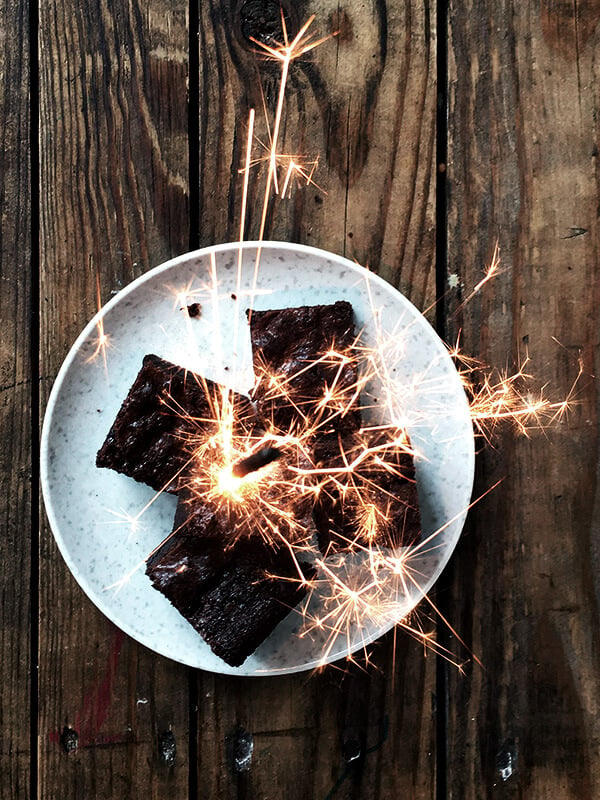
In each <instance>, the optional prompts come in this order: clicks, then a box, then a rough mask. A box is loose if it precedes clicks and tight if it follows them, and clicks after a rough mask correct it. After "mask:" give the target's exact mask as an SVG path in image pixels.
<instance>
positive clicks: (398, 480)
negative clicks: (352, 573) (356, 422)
mask: <svg viewBox="0 0 600 800" xmlns="http://www.w3.org/2000/svg"><path fill="white" fill-rule="evenodd" d="M385 436H386V433H385V431H383V432H376V433H369V432H361V433H354V434H348V435H345V436H340V435H332V436H328V437H322V438H321V440H320V441H318V442H317V443H316V445H315V453H314V454H315V461H316V463H317V465H318V466H320V467H325V466H328V468H329V469H331V471H332V480H330V481H329V482H326V483H325V484H324V486H323V489H322V491H321V493H320V494H319V497H318V499H317V502H316V503H315V506H314V509H313V516H314V520H315V525H316V527H317V536H318V541H319V549H320V550H321V552H323V553H324V554H326V555H329V554H331V553H337V552H342V551H344V550H349V549H350V548H351V547H352V545H353V544H355V545H358V546H363V547H366V546H367V545H369V544H376V545H378V546H383V547H404V546H408V545H413V544H416V543H417V542H418V541H419V539H420V536H421V515H420V512H419V498H418V494H417V484H416V480H415V467H414V461H413V457H412V455H411V453H410V452H406V450H404V449H403V448H402V447H400V446H398V447H388V446H387V445H386V442H385ZM407 444H408V442H407ZM378 447H383V449H382V450H379V451H377V450H376V449H375V450H374V449H373V448H378ZM365 452H366V453H367V455H366V456H365ZM356 459H361V463H360V465H359V467H358V469H356V470H355V471H353V472H352V474H350V475H346V474H344V473H343V472H337V470H340V469H342V468H343V467H344V466H345V465H346V464H347V463H352V462H354V461H355V460H356ZM333 478H334V479H333ZM359 498H360V502H359ZM365 503H366V504H372V506H373V507H374V508H375V509H377V511H376V512H374V523H375V528H374V530H370V529H369V521H368V515H367V510H366V508H365V505H364V504H365Z"/></svg>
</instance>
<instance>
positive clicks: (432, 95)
mask: <svg viewBox="0 0 600 800" xmlns="http://www.w3.org/2000/svg"><path fill="white" fill-rule="evenodd" d="M247 5H249V4H247ZM258 5H261V4H258ZM262 5H263V7H265V8H266V9H267V10H268V9H269V7H270V6H276V4H269V3H263V4H262ZM284 5H285V8H286V9H288V11H289V17H290V20H291V23H292V24H293V25H295V26H296V27H295V29H294V28H292V30H297V29H298V27H299V25H300V24H302V23H303V22H305V21H306V20H307V19H308V18H309V16H310V15H311V14H315V15H316V18H315V22H314V23H313V26H312V29H311V30H314V34H315V37H319V36H327V35H330V34H333V33H337V34H338V35H337V36H335V38H333V39H331V40H330V41H328V42H325V43H324V44H323V45H322V46H320V47H319V48H317V49H316V50H314V51H312V52H311V53H308V54H306V56H304V57H302V58H301V59H300V60H298V61H297V62H295V63H294V64H292V68H291V70H290V76H289V81H288V91H287V99H286V109H285V116H284V122H283V136H282V148H283V150H284V151H285V152H288V153H296V154H300V155H303V156H305V157H307V158H310V159H314V158H319V168H318V170H317V172H316V173H315V181H316V182H317V184H318V185H319V187H321V188H322V190H323V191H320V190H319V189H317V188H315V187H314V186H310V187H307V188H305V189H301V190H299V191H297V192H295V194H294V196H293V198H292V199H291V200H283V201H282V200H280V199H273V201H272V202H271V204H270V207H269V218H268V223H267V228H266V231H265V238H274V239H285V240H288V241H290V240H291V241H298V242H302V243H306V244H312V245H315V246H317V247H322V248H325V249H328V250H331V251H333V252H337V253H341V254H344V255H346V256H348V257H349V258H352V259H356V260H357V261H359V263H362V264H368V265H369V266H370V267H371V268H372V269H373V270H375V271H377V272H379V274H381V275H382V276H383V277H384V278H386V279H387V280H390V281H391V282H392V283H394V285H396V286H400V287H401V288H402V290H403V291H404V292H405V293H406V294H407V295H408V296H409V297H410V298H411V299H413V301H414V302H415V303H416V304H417V305H418V306H419V307H422V308H425V307H428V306H429V304H430V303H431V302H432V301H433V300H434V297H435V257H434V250H435V200H434V189H435V186H434V174H435V164H434V159H435V103H436V84H435V77H436V76H435V42H436V39H435V27H434V25H433V22H432V21H433V20H435V5H434V4H433V3H424V4H423V3H412V2H409V3H403V4H397V3H385V2H382V0H378V1H375V0H371V1H370V2H366V3H362V2H360V3H359V2H356V3H345V4H344V6H343V9H342V7H341V6H340V5H339V3H337V0H336V2H333V0H310V2H308V1H307V0H304V2H301V3H294V4H292V3H286V4H284ZM240 8H241V9H243V8H244V4H243V3H238V4H237V6H234V4H231V3H228V2H223V1H221V2H220V1H219V0H210V1H209V2H207V3H202V4H200V53H201V63H200V121H201V124H200V217H199V225H200V239H201V242H202V244H211V243H213V242H218V241H226V240H229V241H231V240H234V241H235V240H236V239H237V238H238V235H239V234H238V229H239V214H240V209H241V195H242V180H241V177H240V175H239V174H238V170H239V169H240V168H241V167H242V166H243V159H244V148H245V142H246V131H247V117H248V111H249V109H250V107H254V108H256V111H257V131H256V132H257V136H259V137H260V138H261V139H262V141H264V142H266V141H268V130H267V128H266V125H265V123H264V116H263V113H262V110H263V103H264V104H265V106H266V108H267V113H268V115H269V118H270V119H271V120H272V119H273V115H274V111H275V106H276V101H277V94H278V87H279V83H278V79H279V68H278V66H277V65H276V64H275V63H273V62H272V61H270V60H268V59H266V58H264V57H263V56H261V55H257V53H256V47H255V45H253V44H252V42H249V41H248V39H247V38H245V36H244V34H243V30H244V28H243V26H242V25H241V23H240V14H239V12H240ZM236 14H237V16H236ZM275 16H276V14H275ZM249 30H250V32H251V33H253V35H254V36H255V37H259V36H260V31H261V27H260V24H258V23H257V24H256V26H255V27H251V26H250V27H249ZM279 39H281V36H279ZM262 188H263V183H262V182H261V173H260V171H259V170H257V171H256V172H255V173H253V176H252V181H251V187H250V202H249V211H248V214H247V225H246V238H247V239H252V238H256V237H257V236H258V232H259V221H260V210H261V208H262V196H261V191H262Z"/></svg>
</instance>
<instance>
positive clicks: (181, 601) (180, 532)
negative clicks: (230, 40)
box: [146, 490, 231, 615]
mask: <svg viewBox="0 0 600 800" xmlns="http://www.w3.org/2000/svg"><path fill="white" fill-rule="evenodd" d="M224 534H226V530H224V525H223V518H222V517H220V516H219V515H218V514H217V513H216V511H215V509H211V508H210V507H209V506H208V505H206V504H204V503H193V502H191V501H190V497H189V495H188V494H187V492H186V491H185V490H183V491H182V492H181V493H180V495H179V499H178V502H177V511H176V512H175V522H174V525H173V531H172V533H171V535H170V536H169V537H168V538H167V539H165V541H164V542H163V543H162V544H161V545H160V546H159V547H158V548H157V549H156V550H154V552H153V553H151V554H150V556H148V559H147V560H146V574H147V575H148V577H149V578H150V580H151V581H152V585H153V586H154V588H155V589H157V590H158V591H159V592H162V593H163V594H164V595H165V597H167V598H168V599H169V600H170V601H171V603H172V604H173V605H174V606H175V607H176V608H177V609H178V610H179V611H180V612H181V613H182V614H184V615H185V614H186V613H190V612H191V611H192V610H193V609H194V608H195V607H196V604H197V598H198V594H199V592H201V591H202V590H203V588H204V587H205V586H207V585H211V584H212V583H214V581H216V580H217V579H218V577H219V575H220V574H221V570H222V569H223V567H224V566H225V564H226V562H227V560H228V559H229V557H230V554H231V548H228V547H227V538H226V537H225V536H224Z"/></svg>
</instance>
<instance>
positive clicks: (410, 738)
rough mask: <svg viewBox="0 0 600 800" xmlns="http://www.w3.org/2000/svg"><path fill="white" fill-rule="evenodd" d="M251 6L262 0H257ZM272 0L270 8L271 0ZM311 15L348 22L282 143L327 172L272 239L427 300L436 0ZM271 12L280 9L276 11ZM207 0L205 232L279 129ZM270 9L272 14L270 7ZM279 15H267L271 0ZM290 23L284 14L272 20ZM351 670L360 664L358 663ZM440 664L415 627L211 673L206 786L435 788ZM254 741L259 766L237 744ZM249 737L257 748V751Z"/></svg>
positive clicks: (233, 213) (271, 792) (308, 791)
mask: <svg viewBox="0 0 600 800" xmlns="http://www.w3.org/2000/svg"><path fill="white" fill-rule="evenodd" d="M248 5H249V4H248ZM270 5H271V6H276V4H269V3H262V4H255V6H261V13H264V15H267V12H269V6H270ZM284 8H285V9H286V13H287V14H289V19H290V21H291V25H292V26H296V27H295V29H294V28H293V27H292V31H294V30H297V29H298V26H299V25H300V24H301V23H303V22H304V21H305V20H306V19H308V17H309V16H310V14H311V13H315V14H316V19H315V22H314V23H313V27H314V30H315V35H316V36H321V35H328V34H331V33H333V32H334V31H339V35H338V36H336V37H335V38H333V39H331V40H330V41H328V42H325V43H324V44H323V45H322V46H320V47H319V48H318V49H317V50H315V51H314V52H313V53H311V54H308V55H307V56H306V57H303V58H302V59H301V60H300V61H298V62H297V63H295V64H293V65H292V69H291V71H290V78H289V84H288V92H287V99H286V107H285V115H284V120H283V137H282V141H283V145H282V147H283V150H284V151H285V152H293V153H300V154H302V155H305V156H307V157H309V158H314V157H316V156H319V158H320V163H319V169H318V170H317V172H316V173H315V176H314V178H315V181H316V182H317V183H318V184H319V186H321V187H322V189H324V190H325V192H326V193H324V192H321V191H319V190H318V189H317V188H315V187H314V186H310V187H308V188H300V189H298V190H297V191H295V193H294V194H293V197H292V198H291V199H289V200H280V199H273V200H272V202H271V203H270V205H269V214H268V220H267V227H266V231H265V238H274V239H285V240H288V241H290V240H291V241H298V242H302V243H305V244H312V245H315V246H318V247H323V248H325V249H329V250H332V251H334V252H338V253H343V254H345V255H347V256H349V257H350V258H353V259H357V260H358V261H360V262H362V263H368V264H369V265H370V266H371V267H372V268H373V269H374V270H376V271H378V272H379V273H380V274H381V275H383V276H384V277H385V278H387V279H389V280H391V281H392V282H393V283H394V284H395V285H396V286H399V287H401V288H402V290H403V291H404V292H405V293H406V294H407V295H408V296H409V297H411V298H412V299H413V301H414V302H415V303H416V304H417V305H419V306H420V307H423V308H424V307H426V306H428V305H429V304H430V303H431V302H432V301H433V299H434V295H435V253H434V249H435V225H434V215H435V201H434V181H433V176H434V171H435V164H434V158H435V98H436V95H435V91H436V88H435V30H434V29H433V28H432V19H434V18H435V7H434V5H433V4H430V3H426V4H422V3H406V4H396V3H385V2H367V3H363V2H356V3H345V4H344V5H343V9H342V7H341V6H340V5H339V4H338V3H337V2H331V1H330V0H319V1H318V2H301V3H294V4H291V3H286V4H284ZM271 10H272V9H271ZM243 11H244V4H243V3H238V4H237V5H234V4H232V3H228V2H218V0H208V2H206V3H201V4H199V13H200V16H199V21H200V35H199V42H200V95H199V109H200V145H199V147H200V175H199V180H200V184H199V185H200V193H199V194H200V208H199V230H200V241H201V244H206V245H208V244H212V243H213V242H219V241H227V240H235V239H237V238H238V235H239V233H238V230H239V217H240V208H241V193H242V181H241V176H240V175H239V172H238V171H239V169H240V168H241V167H242V166H243V159H244V148H245V143H246V125H247V116H248V111H249V109H250V108H251V107H255V108H256V110H257V129H256V133H257V136H259V137H260V138H261V139H262V140H263V141H267V140H268V130H267V128H266V125H265V123H264V120H263V119H262V114H261V112H262V107H263V98H264V103H265V105H266V107H267V112H268V114H269V115H270V117H271V119H272V115H273V114H274V109H275V105H276V101H277V92H278V87H279V84H278V76H279V71H278V67H277V66H276V65H274V64H273V63H271V62H270V61H268V60H266V59H264V58H262V57H257V55H256V53H255V52H253V46H252V45H251V43H250V44H249V43H248V41H247V40H246V39H244V30H246V31H248V30H249V31H250V33H252V35H254V36H255V37H257V38H258V37H260V35H261V32H262V31H263V27H261V26H264V25H265V24H266V22H265V19H264V18H263V19H262V20H260V25H259V26H258V27H252V25H253V19H252V15H251V14H250V13H249V10H248V8H245V12H244V13H246V14H247V17H246V18H245V19H244V20H240V18H239V17H236V13H239V14H241V13H242V12H243ZM258 16H259V17H260V14H259V15H258ZM267 16H268V15H267ZM272 24H273V26H274V29H275V30H276V29H277V12H276V13H275V19H274V21H272ZM263 187H264V175H261V173H260V172H259V171H257V172H255V173H253V174H252V177H251V182H250V200H249V210H248V214H247V217H246V229H245V234H246V238H247V239H252V238H256V237H257V236H258V231H259V221H260V209H261V207H262V195H261V192H262V191H263ZM346 669H347V674H345V670H346ZM434 687H435V662H434V659H425V658H424V655H423V650H422V648H420V647H419V646H418V645H416V644H415V643H414V642H412V641H411V640H409V639H407V638H406V637H404V636H400V637H399V643H398V646H397V648H396V651H395V654H394V647H393V637H392V636H389V637H387V638H386V639H385V640H384V642H383V643H382V644H381V645H378V646H377V647H376V649H375V666H373V667H370V668H368V669H367V670H366V672H363V671H361V670H358V669H355V668H354V667H347V665H345V664H342V665H341V671H340V670H339V669H338V668H330V669H327V670H326V671H325V673H324V674H319V675H313V676H309V675H295V676H290V677H279V678H269V679H252V680H239V679H231V678H226V677H214V676H210V675H202V674H200V675H199V698H200V702H199V714H198V720H199V721H198V730H199V765H198V766H199V769H198V796H199V797H207V798H217V797H218V798H253V799H254V798H256V799H257V800H258V799H259V798H269V797H285V798H286V800H296V799H298V800H299V799H300V798H313V797H314V798H323V800H324V799H325V798H330V797H331V798H333V797H335V798H336V799H337V798H356V800H358V798H360V800H371V799H373V800H375V798H378V799H382V798H392V797H397V796H398V797H399V796H407V797H411V798H413V799H414V800H420V798H431V797H433V796H434V794H435V752H434V739H435V704H434V697H433V695H434ZM249 742H251V743H252V745H253V751H252V757H251V759H250V761H249V763H248V765H247V768H244V769H240V768H239V765H238V767H237V768H236V753H237V754H238V756H239V754H240V753H242V754H243V753H244V752H246V749H247V748H248V743H249ZM245 748H246V749H245Z"/></svg>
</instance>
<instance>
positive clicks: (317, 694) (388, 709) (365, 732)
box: [198, 634, 435, 800]
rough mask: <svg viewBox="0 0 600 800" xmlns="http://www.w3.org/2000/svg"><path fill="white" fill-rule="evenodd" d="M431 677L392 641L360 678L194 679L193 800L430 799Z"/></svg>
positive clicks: (342, 672) (414, 653)
mask: <svg viewBox="0 0 600 800" xmlns="http://www.w3.org/2000/svg"><path fill="white" fill-rule="evenodd" d="M434 672H435V661H434V659H425V658H424V655H423V649H422V647H421V646H420V645H418V644H417V643H416V642H415V641H413V640H411V639H410V638H408V636H407V635H398V639H397V642H396V643H394V636H393V634H391V635H388V636H387V637H385V638H384V639H383V640H382V641H381V642H380V643H378V644H377V645H376V646H375V647H374V648H373V662H372V664H371V665H370V666H369V667H368V668H367V669H366V670H365V669H364V667H361V666H359V665H347V664H344V663H343V662H342V663H341V664H338V665H337V667H328V668H327V669H326V670H325V671H324V672H323V673H320V674H310V673H307V674H303V675H293V676H286V677H269V678H253V679H245V680H232V679H230V678H225V677H219V676H212V675H208V674H204V675H201V676H200V690H199V694H200V703H199V720H200V725H199V730H200V746H199V754H200V758H199V773H198V786H199V792H198V796H199V797H206V798H209V797H210V798H213V797H214V798H223V800H229V799H230V798H231V799H232V800H233V798H269V797H285V798H289V799H290V800H301V799H302V798H322V799H323V800H325V798H334V797H335V798H348V800H349V799H350V798H352V799H353V800H375V798H393V797H402V796H403V795H408V796H410V797H414V798H428V797H434V796H435V791H434V784H435V742H434V727H433V725H432V721H433V720H434V717H435V708H434V705H435V698H434V696H433V686H434ZM249 743H251V747H252V751H251V753H250V751H249V749H248V744H249ZM244 756H246V757H247V758H244Z"/></svg>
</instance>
